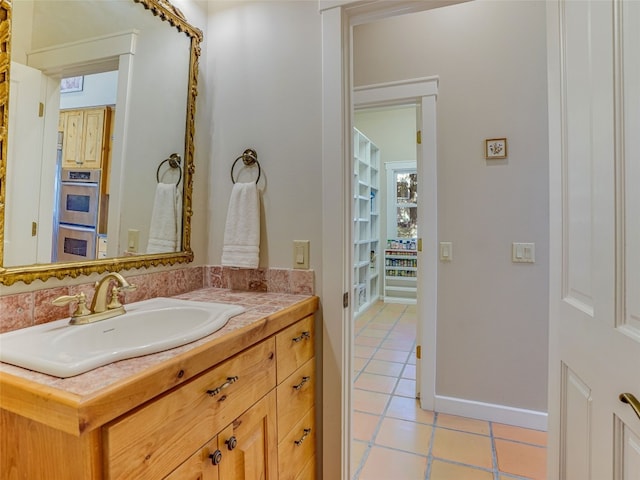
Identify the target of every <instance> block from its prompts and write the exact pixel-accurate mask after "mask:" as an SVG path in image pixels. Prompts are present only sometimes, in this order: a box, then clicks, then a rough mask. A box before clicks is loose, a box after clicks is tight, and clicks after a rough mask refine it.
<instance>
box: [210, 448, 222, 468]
mask: <svg viewBox="0 0 640 480" xmlns="http://www.w3.org/2000/svg"><path fill="white" fill-rule="evenodd" d="M209 458H210V459H211V464H212V465H218V464H219V463H220V462H221V461H222V452H221V451H220V450H216V451H215V452H213V453H211V454H209Z"/></svg>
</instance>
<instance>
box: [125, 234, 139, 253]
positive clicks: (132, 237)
mask: <svg viewBox="0 0 640 480" xmlns="http://www.w3.org/2000/svg"><path fill="white" fill-rule="evenodd" d="M139 248H140V230H133V229H130V230H129V231H128V232H127V252H130V253H137V252H138V249H139Z"/></svg>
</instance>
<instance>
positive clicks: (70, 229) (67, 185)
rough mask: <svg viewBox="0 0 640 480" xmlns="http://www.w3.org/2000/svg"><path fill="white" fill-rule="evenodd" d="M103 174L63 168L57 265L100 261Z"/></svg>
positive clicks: (91, 170) (59, 203)
mask: <svg viewBox="0 0 640 480" xmlns="http://www.w3.org/2000/svg"><path fill="white" fill-rule="evenodd" d="M99 207H100V170H99V169H69V168H63V169H62V173H61V178H60V190H59V201H58V221H57V229H58V235H57V249H56V253H57V259H56V260H57V261H81V260H93V259H95V258H96V241H97V233H98V232H97V226H98V213H99Z"/></svg>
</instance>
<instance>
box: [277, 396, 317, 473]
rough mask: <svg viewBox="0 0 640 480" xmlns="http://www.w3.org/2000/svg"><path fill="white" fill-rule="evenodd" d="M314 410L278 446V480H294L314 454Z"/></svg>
mask: <svg viewBox="0 0 640 480" xmlns="http://www.w3.org/2000/svg"><path fill="white" fill-rule="evenodd" d="M314 415H315V409H314V408H312V409H311V410H309V411H308V412H307V414H306V415H305V416H304V417H303V418H302V420H301V421H300V422H298V423H297V424H296V425H295V426H294V427H293V429H291V431H290V432H289V433H288V434H287V435H286V436H285V437H284V439H283V440H282V441H281V442H280V443H279V444H278V472H279V473H280V475H279V476H278V479H279V480H295V479H296V478H298V475H299V474H300V472H301V471H302V470H303V469H304V467H305V466H306V465H307V463H308V462H309V461H310V460H311V459H312V458H313V457H314V455H315V453H316V424H315V418H314Z"/></svg>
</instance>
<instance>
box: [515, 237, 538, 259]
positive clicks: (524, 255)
mask: <svg viewBox="0 0 640 480" xmlns="http://www.w3.org/2000/svg"><path fill="white" fill-rule="evenodd" d="M511 261H512V262H514V263H535V261H536V244H535V243H518V242H514V243H512V244H511Z"/></svg>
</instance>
